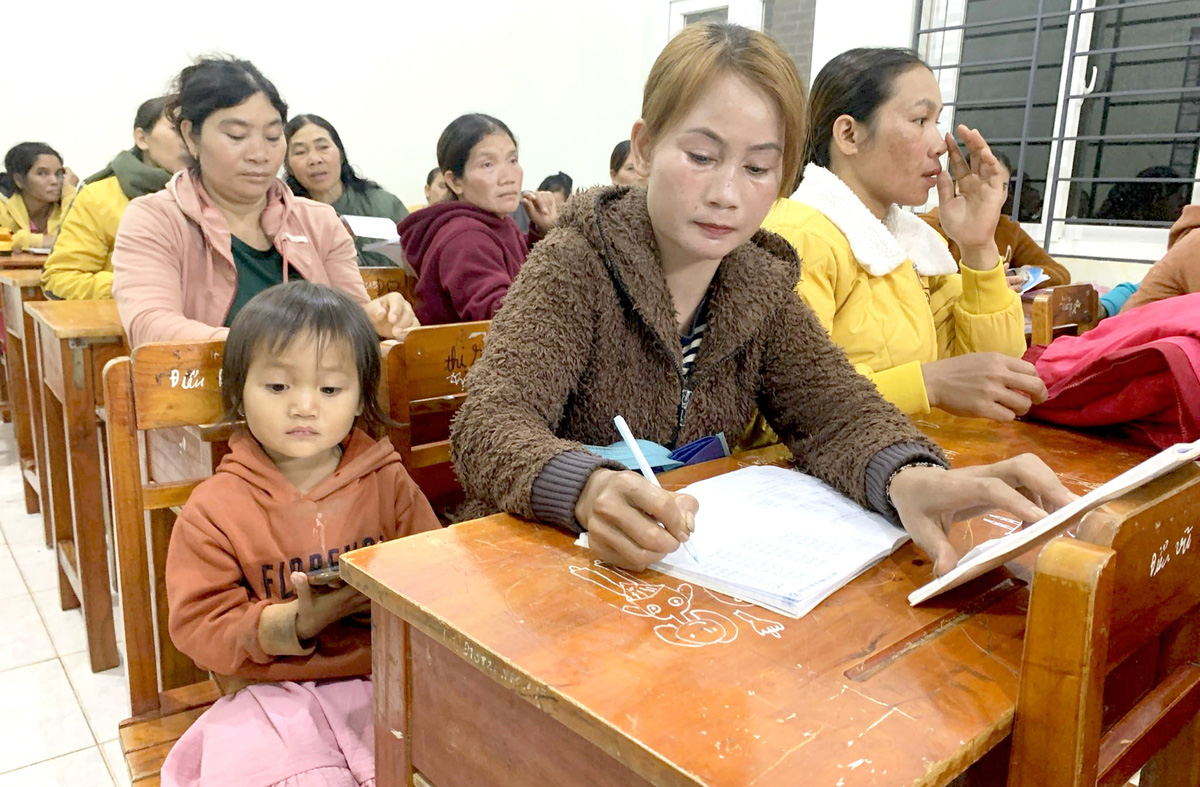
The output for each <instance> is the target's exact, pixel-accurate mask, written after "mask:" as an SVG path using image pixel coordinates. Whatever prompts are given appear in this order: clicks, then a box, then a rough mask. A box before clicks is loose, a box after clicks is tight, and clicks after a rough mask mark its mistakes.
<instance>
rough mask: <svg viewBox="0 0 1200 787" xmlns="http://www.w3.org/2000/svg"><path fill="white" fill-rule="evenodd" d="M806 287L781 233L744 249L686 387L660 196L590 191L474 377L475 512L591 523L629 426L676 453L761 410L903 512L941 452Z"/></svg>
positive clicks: (540, 257) (469, 410)
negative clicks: (830, 328)
mask: <svg viewBox="0 0 1200 787" xmlns="http://www.w3.org/2000/svg"><path fill="white" fill-rule="evenodd" d="M799 276H800V265H799V260H798V259H797V257H796V252H795V251H794V250H793V249H792V247H791V246H790V245H789V244H788V243H787V242H786V241H784V240H783V239H782V238H780V237H779V236H777V235H775V234H773V233H770V232H766V231H761V230H760V231H759V232H757V233H755V235H754V237H753V238H752V239H751V240H750V241H749V242H747V243H745V244H743V245H741V246H739V247H738V248H736V249H734V250H733V251H732V252H731V253H730V254H729V255H728V256H727V257H726V258H725V259H724V260H722V262H721V265H720V267H719V268H718V270H717V274H716V276H715V277H714V279H713V282H712V285H711V287H710V290H709V301H708V304H709V306H708V328H707V331H706V332H705V334H704V339H703V342H702V343H701V345H700V349H699V354H698V355H697V357H696V360H695V363H694V365H693V367H692V371H691V374H690V375H689V376H688V377H686V378H685V377H684V376H683V374H682V352H681V349H680V343H679V334H678V331H677V327H676V320H675V308H674V304H673V301H672V298H671V293H670V291H669V289H668V287H667V282H666V279H665V277H664V276H663V273H662V265H661V261H660V259H659V257H658V252H657V247H656V243H655V240H654V233H653V230H652V228H651V225H650V216H649V213H648V212H647V207H646V192H645V190H644V188H642V187H633V188H623V187H612V186H606V187H600V188H595V189H591V190H588V191H585V192H581V193H579V194H577V195H576V196H575V197H573V198H572V199H571V200H570V202H568V204H567V205H566V206H565V208H564V211H563V213H562V215H561V216H560V218H559V221H558V224H557V226H556V227H555V229H554V230H552V231H551V232H550V234H549V235H548V236H547V237H546V238H545V239H544V240H543V241H541V242H540V243H539V244H537V245H536V246H535V247H534V248H533V250H532V251H531V252H530V255H529V258H528V260H527V261H526V263H525V266H524V267H523V268H522V270H521V273H520V275H519V276H518V277H517V279H516V281H515V282H514V283H513V286H512V288H511V289H510V290H509V292H508V296H507V298H506V300H505V303H504V307H503V308H502V309H501V310H500V312H499V314H498V315H497V316H496V318H495V319H494V320H493V321H492V326H491V329H490V330H489V332H488V342H487V349H486V350H485V351H484V355H483V357H482V358H481V359H480V360H479V362H478V363H476V364H475V365H474V367H473V368H472V369H471V371H470V373H469V374H468V376H467V386H466V387H467V399H466V402H465V403H464V404H463V406H462V408H461V410H460V411H459V413H458V416H457V417H456V419H455V421H454V424H453V427H452V429H451V440H452V444H453V458H454V464H455V467H456V469H457V471H458V476H459V478H460V479H461V480H462V483H463V487H464V488H465V490H466V492H467V495H468V497H471V498H474V499H475V501H476V502H477V503H478V505H477V506H475V507H473V508H472V510H474V511H482V510H492V511H495V510H497V509H502V510H506V511H510V512H512V513H515V514H518V515H520V516H524V517H531V518H534V519H538V520H540V521H544V522H550V523H552V524H558V525H563V526H568V527H575V528H577V527H578V523H576V522H575V520H574V513H573V512H574V505H575V501H576V500H577V499H578V496H579V493H580V491H581V490H582V488H583V485H584V483H586V480H587V477H588V476H589V475H590V474H591V472H592V471H593V470H594V469H595V468H596V467H597V466H613V465H611V464H609V463H607V462H605V461H604V460H601V459H600V458H599V457H596V456H594V455H592V454H589V453H587V452H585V451H584V449H583V446H582V444H583V443H591V444H599V445H607V444H609V443H613V442H615V441H617V440H619V439H620V435H619V434H618V433H617V431H616V427H614V426H613V420H612V419H613V416H615V415H617V414H621V415H623V416H624V417H625V419H626V420H627V421H628V422H629V425H630V428H631V429H632V430H633V432H634V434H635V435H637V436H638V437H642V438H645V439H648V440H653V441H655V442H658V443H662V444H663V445H668V446H675V445H680V444H683V443H687V442H689V441H692V440H695V439H697V438H699V437H702V436H705V435H711V434H715V433H717V432H724V433H725V434H726V435H739V434H741V433H742V432H743V431H744V429H745V427H746V425H747V424H748V423H750V421H751V419H752V418H753V416H754V414H755V411H756V409H758V410H761V411H762V413H763V414H764V415H765V416H766V419H767V421H768V423H769V424H770V425H771V426H772V427H773V428H774V429H775V431H776V433H777V434H779V435H780V436H781V438H782V439H783V441H784V442H785V443H786V444H787V445H788V447H789V448H790V449H791V450H792V453H793V454H794V455H795V457H796V459H797V463H798V466H799V468H800V469H801V470H803V471H805V472H808V473H811V474H813V475H815V476H817V477H819V478H821V479H822V480H824V481H826V482H827V483H829V484H831V485H832V486H834V487H835V488H837V489H839V490H841V491H842V492H843V493H845V494H846V495H848V496H849V497H851V498H853V499H854V500H857V501H858V502H859V503H862V504H869V505H871V506H872V507H875V508H877V509H879V510H881V511H887V510H890V505H889V504H888V502H887V499H886V489H885V487H886V480H887V477H888V476H890V474H891V472H892V471H893V470H895V469H896V468H898V467H899V466H901V465H903V464H907V463H909V462H911V461H914V460H931V459H932V460H934V461H939V462H940V461H942V460H941V459H940V456H941V455H940V452H939V450H938V448H937V447H936V445H934V444H933V443H932V442H930V441H929V440H927V439H925V438H924V437H922V436H921V435H920V433H918V432H917V430H916V429H915V428H914V427H913V425H912V423H911V422H910V421H909V420H908V419H907V418H906V417H904V416H903V415H902V414H901V413H900V412H899V411H898V410H897V409H896V408H895V407H893V406H892V405H891V404H889V403H888V402H886V401H885V400H884V399H883V398H882V397H881V396H880V395H879V394H878V392H877V391H876V390H875V387H874V386H873V385H872V384H871V382H870V381H869V380H867V379H866V378H865V377H862V376H860V375H859V374H858V373H856V372H855V371H854V368H853V367H852V366H850V364H849V363H848V362H847V360H846V356H845V354H844V353H843V352H842V350H841V348H839V347H837V346H836V345H835V344H833V342H832V341H831V340H830V339H829V336H828V335H827V334H826V332H825V330H824V328H822V327H821V324H820V322H818V320H817V318H816V316H815V315H814V314H813V313H812V311H811V310H810V309H809V308H808V306H806V305H805V304H804V303H803V302H802V301H801V300H800V298H799V297H798V296H797V295H796V294H795V292H794V290H793V288H794V287H795V284H796V281H797V280H798V278H799ZM552 460H553V461H552ZM868 465H870V466H871V475H873V476H875V483H874V485H873V487H874V492H873V493H869V490H868V486H869V484H868V478H867V476H868Z"/></svg>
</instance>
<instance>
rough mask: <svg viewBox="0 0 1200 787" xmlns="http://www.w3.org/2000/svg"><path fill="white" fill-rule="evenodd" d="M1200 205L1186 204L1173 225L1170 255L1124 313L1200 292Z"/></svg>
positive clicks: (1153, 269) (1148, 277) (1152, 270)
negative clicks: (1165, 299)
mask: <svg viewBox="0 0 1200 787" xmlns="http://www.w3.org/2000/svg"><path fill="white" fill-rule="evenodd" d="M1198 226H1200V205H1186V206H1184V208H1183V214H1182V215H1180V217H1179V220H1178V221H1176V222H1175V224H1174V225H1172V226H1171V232H1170V234H1169V235H1168V240H1167V253H1166V254H1165V255H1163V258H1162V259H1161V260H1159V261H1158V262H1156V263H1154V265H1152V266H1150V270H1149V271H1147V272H1146V276H1145V278H1144V279H1142V283H1141V285H1140V286H1139V287H1138V288H1137V292H1135V293H1133V295H1132V296H1130V298H1129V300H1128V301H1126V302H1125V306H1124V308H1123V309H1122V311H1123V312H1126V311H1130V310H1131V309H1136V308H1138V307H1139V306H1145V305H1146V304H1147V303H1153V302H1154V301H1161V300H1163V299H1164V298H1172V297H1174V296H1176V295H1187V294H1188V293H1193V292H1200V233H1198V232H1195V229H1196V227H1198Z"/></svg>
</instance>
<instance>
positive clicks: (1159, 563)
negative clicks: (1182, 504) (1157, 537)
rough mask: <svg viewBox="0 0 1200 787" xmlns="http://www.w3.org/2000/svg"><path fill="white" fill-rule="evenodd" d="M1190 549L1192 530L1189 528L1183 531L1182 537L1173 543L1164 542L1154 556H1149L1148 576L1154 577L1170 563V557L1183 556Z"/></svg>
mask: <svg viewBox="0 0 1200 787" xmlns="http://www.w3.org/2000/svg"><path fill="white" fill-rule="evenodd" d="M1191 548H1192V528H1191V526H1188V527H1185V528H1184V529H1183V535H1182V536H1180V537H1179V538H1177V539H1176V540H1175V541H1174V543H1172V542H1171V541H1169V540H1168V541H1166V542H1165V543H1164V544H1163V545H1162V546H1161V547H1159V548H1158V549H1157V550H1156V551H1155V552H1154V554H1152V555H1150V576H1152V577H1153V576H1155V575H1156V574H1158V572H1160V571H1162V570H1163V569H1164V568H1166V567H1167V564H1168V563H1170V562H1171V556H1172V555H1183V554H1186V553H1187V551H1188V550H1190V549H1191Z"/></svg>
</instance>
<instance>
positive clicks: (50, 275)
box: [42, 175, 129, 300]
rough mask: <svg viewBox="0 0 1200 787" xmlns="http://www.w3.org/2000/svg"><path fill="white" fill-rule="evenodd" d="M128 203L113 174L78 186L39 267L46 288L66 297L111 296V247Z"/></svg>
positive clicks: (57, 295) (81, 298)
mask: <svg viewBox="0 0 1200 787" xmlns="http://www.w3.org/2000/svg"><path fill="white" fill-rule="evenodd" d="M128 205H129V198H128V197H126V196H125V193H124V192H123V191H122V190H121V184H120V183H119V182H118V180H117V176H116V175H110V176H109V177H107V178H103V179H102V180H98V181H96V182H95V183H89V184H88V185H87V187H86V188H83V189H81V190H80V192H79V196H78V197H76V199H75V203H74V204H73V205H72V206H71V210H70V212H68V213H67V217H66V219H65V220H64V221H63V223H62V230H61V231H60V232H59V235H58V241H57V242H56V243H55V244H54V251H52V252H51V253H50V257H49V258H48V259H47V260H46V267H45V268H43V269H42V286H43V287H44V288H45V289H46V291H47V292H49V293H51V294H53V295H55V296H56V297H59V298H63V299H65V300H98V299H102V298H111V297H112V250H113V245H114V244H115V243H116V238H117V225H118V224H120V223H121V215H122V214H123V213H124V212H125V208H126V207H127V206H128Z"/></svg>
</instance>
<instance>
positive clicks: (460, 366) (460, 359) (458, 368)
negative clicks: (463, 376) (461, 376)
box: [446, 342, 483, 373]
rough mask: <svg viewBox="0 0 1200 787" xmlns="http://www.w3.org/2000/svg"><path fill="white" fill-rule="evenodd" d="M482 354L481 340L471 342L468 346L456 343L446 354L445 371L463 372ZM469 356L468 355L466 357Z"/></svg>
mask: <svg viewBox="0 0 1200 787" xmlns="http://www.w3.org/2000/svg"><path fill="white" fill-rule="evenodd" d="M481 355H483V342H471V345H470V347H466V346H462V345H456V346H454V347H451V348H450V353H449V354H448V355H447V356H446V372H447V373H454V372H464V371H466V370H467V369H470V368H471V366H472V364H474V363H475V362H476V361H478V360H479V356H481ZM468 356H469V357H468Z"/></svg>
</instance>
